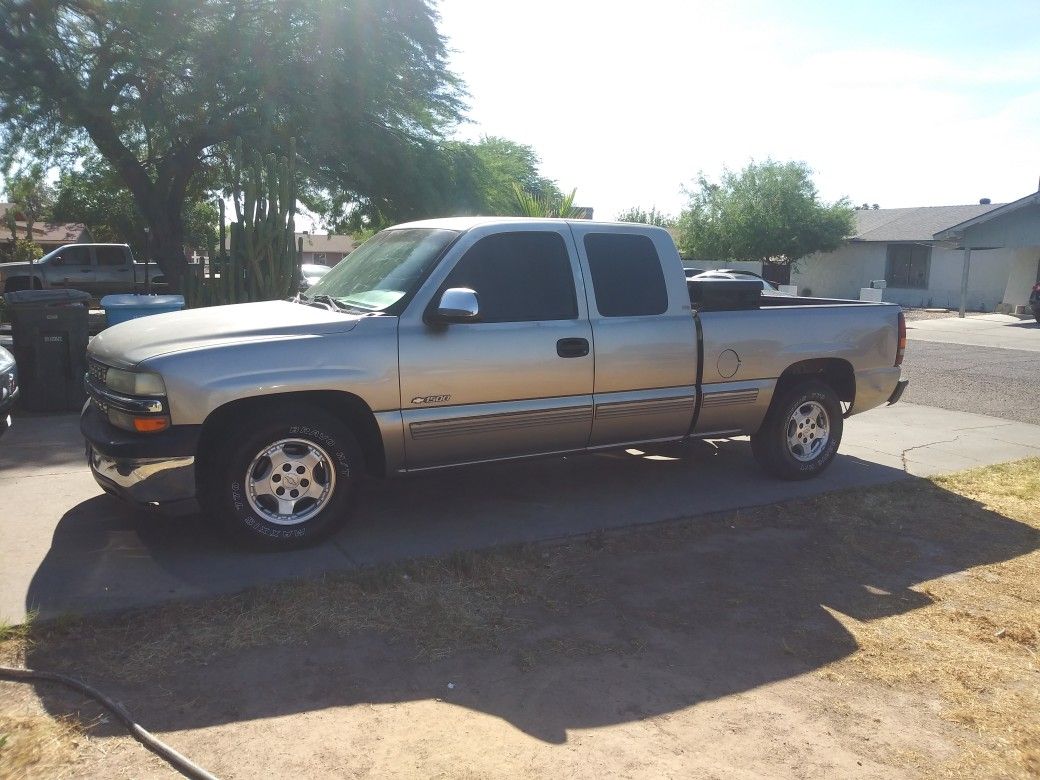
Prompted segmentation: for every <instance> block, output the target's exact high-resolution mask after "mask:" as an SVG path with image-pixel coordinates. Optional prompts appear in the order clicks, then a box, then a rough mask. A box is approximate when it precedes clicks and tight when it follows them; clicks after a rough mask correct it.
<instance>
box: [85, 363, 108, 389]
mask: <svg viewBox="0 0 1040 780" xmlns="http://www.w3.org/2000/svg"><path fill="white" fill-rule="evenodd" d="M107 377H108V366H106V365H105V364H104V363H99V362H98V361H96V360H94V358H87V378H88V379H90V381H91V382H92V383H93V384H94V385H96V386H97V387H104V386H105V380H106V378H107Z"/></svg>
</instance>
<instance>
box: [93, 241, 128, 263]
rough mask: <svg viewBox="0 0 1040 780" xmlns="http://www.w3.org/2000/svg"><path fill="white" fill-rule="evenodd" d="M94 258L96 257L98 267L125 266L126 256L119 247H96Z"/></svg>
mask: <svg viewBox="0 0 1040 780" xmlns="http://www.w3.org/2000/svg"><path fill="white" fill-rule="evenodd" d="M94 256H95V257H97V264H98V265H105V266H113V265H126V255H125V254H124V250H123V247H121V246H96V247H94Z"/></svg>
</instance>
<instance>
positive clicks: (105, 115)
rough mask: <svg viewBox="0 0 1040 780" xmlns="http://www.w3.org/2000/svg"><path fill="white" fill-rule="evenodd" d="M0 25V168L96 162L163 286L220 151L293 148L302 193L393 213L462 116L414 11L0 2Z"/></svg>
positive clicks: (385, 1)
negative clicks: (147, 240)
mask: <svg viewBox="0 0 1040 780" xmlns="http://www.w3.org/2000/svg"><path fill="white" fill-rule="evenodd" d="M0 17H2V18H3V19H4V24H3V25H2V26H0V158H2V159H0V164H3V166H4V168H5V169H9V168H10V166H11V164H13V163H16V162H18V161H19V159H20V158H19V155H22V156H25V157H28V158H29V159H32V160H36V161H46V162H48V163H64V164H65V165H66V167H68V164H69V163H71V162H72V161H73V160H78V159H81V158H82V157H83V155H84V154H85V153H86V152H87V151H89V150H91V149H92V148H96V150H97V151H98V152H99V153H100V154H101V155H102V156H103V157H104V158H105V160H107V162H108V163H109V164H110V165H111V167H112V169H113V170H114V171H115V172H116V174H117V175H118V176H119V178H120V179H121V181H122V182H123V183H124V184H125V185H126V188H127V190H128V191H129V192H130V194H131V196H132V197H133V202H134V205H135V207H136V209H137V210H138V211H139V212H140V214H141V216H142V218H143V220H144V222H145V223H146V224H147V225H148V227H149V228H150V236H151V241H152V247H151V248H152V253H153V254H154V255H155V257H156V259H157V260H158V261H159V263H160V265H161V266H162V267H163V270H164V272H165V275H166V277H167V279H168V280H170V282H171V283H172V284H174V285H177V284H178V283H179V280H180V277H181V275H182V273H183V271H184V268H185V266H184V257H183V241H184V236H185V224H184V204H185V201H186V198H187V194H188V192H189V189H190V188H191V186H192V181H193V178H194V177H195V176H196V174H197V173H198V172H199V170H200V169H201V168H202V167H203V165H204V164H205V162H206V160H207V159H208V158H209V157H210V155H212V154H213V153H214V151H215V150H216V149H217V148H219V146H220V145H222V144H226V143H227V142H228V141H230V140H231V139H233V138H235V137H241V138H243V139H244V140H245V142H246V144H247V145H250V146H253V147H254V148H259V149H271V150H281V151H282V153H284V150H285V149H286V148H287V142H288V139H289V138H290V137H296V138H297V143H298V148H299V152H300V161H299V167H300V170H301V173H302V174H303V177H304V178H305V179H306V181H308V182H309V183H310V186H311V187H313V188H315V189H321V188H323V187H327V188H331V189H334V190H335V191H337V192H339V193H341V195H340V197H341V198H344V199H350V200H351V201H352V202H355V203H359V204H362V206H363V208H365V209H367V210H368V211H369V213H372V214H380V213H389V212H395V211H407V210H408V209H409V208H414V205H415V204H416V203H422V202H423V198H428V196H429V193H428V192H425V191H424V186H426V187H428V186H435V185H436V181H435V180H431V179H429V178H427V179H423V178H422V174H423V173H424V172H425V171H424V168H425V167H427V166H428V165H429V163H428V160H429V159H430V157H429V154H428V153H429V151H430V149H431V148H436V146H437V144H438V142H439V141H440V139H441V138H442V135H443V133H444V131H445V130H446V129H447V128H448V127H450V126H452V124H453V123H454V122H456V121H457V119H458V118H459V112H460V110H461V96H462V90H461V87H460V85H459V83H458V81H457V80H456V78H455V77H454V76H453V75H452V74H451V73H450V72H449V70H448V68H447V64H446V49H445V45H444V41H443V39H442V37H441V35H440V33H439V32H438V30H437V25H436V22H437V17H436V13H435V11H434V9H433V8H432V7H431V5H430V4H429V3H428V2H426V0H359V1H358V2H352V3H342V2H339V1H338V0H49V1H48V2H45V3H26V2H24V1H23V0H0ZM427 181H429V182H430V183H429V184H422V183H423V182H427ZM417 182H420V184H419V185H417Z"/></svg>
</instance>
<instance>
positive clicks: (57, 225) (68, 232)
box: [0, 203, 90, 245]
mask: <svg viewBox="0 0 1040 780" xmlns="http://www.w3.org/2000/svg"><path fill="white" fill-rule="evenodd" d="M12 208H14V204H13V203H0V220H3V219H4V218H5V217H6V216H7V212H8V211H10V210H11V209H12ZM14 224H15V230H16V232H17V233H18V237H19V238H25V227H26V223H25V221H24V220H21V219H19V220H16V221H15V223H14ZM8 236H10V232H9V231H8V230H7V224H6V222H4V224H0V237H8ZM32 237H33V241H35V242H36V243H37V244H58V245H60V244H74V243H76V242H78V241H83V240H84V239H89V238H90V233H89V232H88V231H87V226H86V225H84V224H83V223H82V222H34V223H33V230H32Z"/></svg>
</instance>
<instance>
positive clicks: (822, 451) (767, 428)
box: [751, 379, 844, 480]
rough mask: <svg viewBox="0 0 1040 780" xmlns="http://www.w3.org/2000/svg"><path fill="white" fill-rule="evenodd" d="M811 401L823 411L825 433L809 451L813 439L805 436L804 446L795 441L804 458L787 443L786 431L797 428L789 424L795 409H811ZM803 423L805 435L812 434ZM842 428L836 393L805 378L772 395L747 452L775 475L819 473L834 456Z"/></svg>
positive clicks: (798, 476) (800, 476) (796, 477)
mask: <svg viewBox="0 0 1040 780" xmlns="http://www.w3.org/2000/svg"><path fill="white" fill-rule="evenodd" d="M811 404H817V405H818V406H819V407H822V409H823V410H824V411H825V412H826V415H827V418H828V419H827V434H828V436H827V440H826V442H825V443H824V444H823V445H822V446H820V447H819V449H818V451H816V452H814V451H813V448H814V447H815V445H814V444H813V440H809V441H808V445H807V446H803V445H798V446H799V448H800V452H799V453H798V455H801V456H802V457H804V458H806V459H805V460H803V459H801V458H800V457H799V456H798V455H796V453H795V452H793V451H792V448H791V447H790V446H789V445H788V435H789V433H796V432H797V431H798V429H797V428H793V427H791V423H792V418H794V417H795V415H796V413H800V414H801V413H804V412H805V411H809V412H811V410H812V406H810V405H811ZM800 410H801V411H800ZM815 424H816V423H815V422H814V423H813V425H815ZM805 427H806V431H807V433H806V435H807V436H810V435H811V436H815V434H814V433H812V432H810V431H809V430H808V429H809V427H810V426H809V425H808V424H806V426H805ZM843 428H844V419H843V418H842V413H841V401H840V399H839V398H838V395H837V393H835V392H834V389H833V388H832V387H831V386H830V385H828V384H826V383H825V382H821V381H819V380H815V379H807V380H805V381H803V382H799V383H798V384H796V385H794V386H792V387H788V388H787V389H786V390H782V391H781V392H780V394H779V395H777V396H775V397H774V398H773V402H772V403H771V404H770V406H769V412H768V413H767V414H766V419H765V421H764V422H763V423H762V427H761V428H759V430H758V433H755V434H753V435H752V436H751V452H752V453H753V454H754V456H755V460H756V461H758V464H759V465H760V466H761V467H762V468H763V469H765V470H766V471H767V472H769V473H770V474H772V475H773V476H775V477H780V478H781V479H789V480H799V479H809V478H810V477H815V476H816V475H817V474H820V473H822V472H823V471H824V470H825V469H826V468H827V467H828V466H829V465H830V464H831V461H832V460H834V456H835V455H836V454H837V452H838V445H839V444H841V435H842V431H843Z"/></svg>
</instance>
